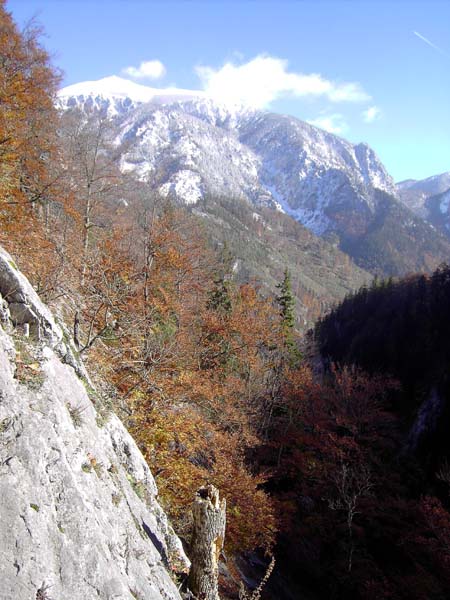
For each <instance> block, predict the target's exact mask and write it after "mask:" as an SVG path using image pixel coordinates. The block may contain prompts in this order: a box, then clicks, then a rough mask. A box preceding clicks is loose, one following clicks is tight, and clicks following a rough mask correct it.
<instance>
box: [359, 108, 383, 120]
mask: <svg viewBox="0 0 450 600" xmlns="http://www.w3.org/2000/svg"><path fill="white" fill-rule="evenodd" d="M362 116H363V119H364V121H365V122H366V123H373V122H374V121H377V120H378V119H379V118H380V117H381V110H380V109H379V108H378V106H369V108H368V109H367V110H364V111H363V113H362Z"/></svg>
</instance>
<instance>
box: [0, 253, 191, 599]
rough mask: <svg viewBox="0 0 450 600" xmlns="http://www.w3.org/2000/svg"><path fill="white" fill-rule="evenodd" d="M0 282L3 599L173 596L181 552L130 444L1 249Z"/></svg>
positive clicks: (149, 476) (0, 559) (0, 594)
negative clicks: (27, 328) (72, 362)
mask: <svg viewBox="0 0 450 600" xmlns="http://www.w3.org/2000/svg"><path fill="white" fill-rule="evenodd" d="M11 282H13V283H11ZM10 284H11V285H10ZM8 286H10V287H8ZM0 292H1V294H2V296H3V299H0V517H1V518H0V565H1V577H0V598H1V599H2V600H13V599H14V600H22V599H23V600H25V599H26V600H35V599H36V600H37V599H39V600H43V599H47V600H89V599H91V598H92V599H93V598H100V599H104V600H112V599H117V600H119V599H123V600H125V599H126V600H133V599H135V598H139V599H142V600H144V599H145V600H162V599H164V600H179V599H180V595H179V593H178V590H177V587H176V585H175V583H174V582H173V580H172V578H171V576H170V575H169V571H170V570H177V571H186V570H187V568H188V560H187V558H186V556H185V554H184V552H183V549H182V546H181V542H180V540H179V539H178V538H177V537H176V536H175V534H174V533H173V530H172V529H171V527H170V524H169V523H168V521H167V518H166V515H165V513H164V512H163V510H162V509H161V507H160V506H159V504H158V502H157V489H156V485H155V482H154V479H153V477H152V474H151V472H150V470H149V468H148V466H147V465H146V463H145V461H144V458H143V457H142V455H141V453H140V451H139V450H138V448H137V446H136V444H135V443H134V441H133V439H132V438H131V437H130V435H129V434H128V432H127V431H126V429H125V428H124V426H123V425H122V423H121V422H120V421H119V419H118V418H117V417H116V416H115V415H114V414H105V412H104V411H97V410H96V408H95V406H94V403H93V402H92V401H91V398H92V399H93V400H94V401H95V392H94V391H93V390H92V389H91V387H90V385H89V383H88V382H87V380H85V379H84V378H80V377H79V376H78V375H77V374H76V372H75V370H74V368H73V367H72V366H70V365H69V364H67V363H64V362H63V361H62V360H61V355H63V356H64V352H61V348H60V345H61V336H62V333H61V329H60V328H59V327H58V325H56V323H55V322H54V320H53V317H52V316H51V313H50V312H49V310H48V309H47V307H45V306H44V305H43V304H42V303H41V302H40V301H39V298H38V297H37V296H36V294H35V293H34V291H33V288H32V287H31V285H30V284H29V283H28V281H27V280H26V279H25V278H24V277H23V275H21V274H20V272H19V271H17V268H16V267H15V265H14V263H13V262H12V261H11V258H10V257H9V255H7V254H6V253H4V252H3V251H1V252H0ZM15 303H19V304H21V305H22V306H23V307H25V309H26V310H25V309H24V310H23V311H21V312H20V315H21V316H20V318H18V317H15V316H14V314H18V313H17V312H16V313H14V311H15V310H16V309H15V307H14V306H12V305H14V304H15ZM11 308H12V309H13V310H11ZM28 308H29V310H28ZM10 317H11V318H10ZM27 320H28V322H29V324H30V325H33V326H34V336H33V335H32V336H31V337H30V338H27V337H24V335H23V329H21V327H19V325H22V326H23V325H26V322H27ZM19 321H20V323H19ZM30 329H31V327H30ZM32 333H33V332H32ZM96 404H98V401H97V402H96Z"/></svg>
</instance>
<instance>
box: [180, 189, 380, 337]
mask: <svg viewBox="0 0 450 600" xmlns="http://www.w3.org/2000/svg"><path fill="white" fill-rule="evenodd" d="M191 210H192V212H193V213H194V214H196V215H198V216H200V217H202V219H203V223H204V226H205V229H206V231H207V233H208V236H209V238H210V239H211V241H212V243H213V244H215V245H217V246H218V247H222V246H223V245H224V244H227V246H228V247H229V248H230V250H231V252H232V254H233V255H234V257H235V264H234V272H235V277H236V278H237V280H238V281H239V280H240V281H248V280H253V281H256V282H259V283H260V284H261V285H262V286H263V288H265V289H267V290H270V291H271V292H272V293H273V292H274V291H275V290H276V285H277V284H278V283H279V282H280V281H281V280H282V277H283V271H284V269H285V268H288V269H289V270H290V272H291V275H292V288H293V292H294V294H295V296H296V298H297V315H298V318H299V326H300V327H301V328H308V327H311V326H312V324H313V322H314V321H315V320H316V319H317V318H318V317H319V316H320V315H321V314H323V313H324V312H325V311H326V310H327V309H329V308H330V307H331V306H333V305H334V304H336V302H339V301H341V300H342V299H343V298H344V297H345V296H346V295H348V294H349V293H350V292H352V291H354V290H356V289H358V288H360V287H361V286H362V285H364V284H368V283H369V282H370V281H371V279H372V276H371V275H370V274H369V273H368V272H366V271H364V270H362V269H360V268H359V267H357V266H356V265H355V264H354V262H353V261H352V260H351V259H350V257H349V256H347V255H346V254H344V253H343V252H341V251H340V250H339V249H338V248H336V247H335V246H334V245H332V244H331V243H329V242H327V241H325V240H322V239H320V238H318V237H317V236H315V235H314V234H313V233H311V232H310V231H308V229H306V228H305V227H304V226H303V225H301V224H300V223H298V222H296V221H294V220H293V219H291V218H290V217H289V216H288V215H284V214H283V213H280V212H279V211H276V210H274V209H271V208H264V207H263V208H260V209H258V210H257V211H256V210H255V209H254V208H253V207H252V206H251V205H250V204H249V203H248V202H246V201H245V200H236V199H234V200H233V199H231V200H230V199H227V198H217V197H216V198H213V197H208V198H205V199H202V200H201V201H199V203H198V204H197V205H196V206H195V207H192V208H191Z"/></svg>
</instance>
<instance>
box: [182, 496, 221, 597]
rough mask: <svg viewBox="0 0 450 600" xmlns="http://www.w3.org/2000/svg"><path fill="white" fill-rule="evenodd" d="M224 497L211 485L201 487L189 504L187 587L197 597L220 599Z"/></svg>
mask: <svg viewBox="0 0 450 600" xmlns="http://www.w3.org/2000/svg"><path fill="white" fill-rule="evenodd" d="M225 508H226V501H225V499H222V501H220V500H219V491H218V490H217V489H216V488H215V487H214V486H212V485H207V486H205V487H201V488H200V489H199V490H198V492H197V494H196V496H195V500H194V505H193V508H192V512H193V517H194V529H193V533H192V543H191V556H190V559H191V570H190V573H189V584H188V585H189V589H190V590H191V592H192V593H193V594H194V596H195V597H196V598H197V599H198V600H220V598H219V591H218V579H219V556H220V552H221V551H222V548H223V541H224V538H225V522H226V516H225Z"/></svg>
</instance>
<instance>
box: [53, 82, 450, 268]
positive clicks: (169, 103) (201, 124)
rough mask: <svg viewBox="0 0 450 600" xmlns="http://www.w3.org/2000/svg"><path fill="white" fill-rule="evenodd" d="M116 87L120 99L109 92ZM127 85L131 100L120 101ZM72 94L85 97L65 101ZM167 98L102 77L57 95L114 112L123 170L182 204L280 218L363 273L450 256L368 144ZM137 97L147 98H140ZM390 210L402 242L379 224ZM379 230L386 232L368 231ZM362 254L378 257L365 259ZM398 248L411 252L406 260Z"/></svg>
mask: <svg viewBox="0 0 450 600" xmlns="http://www.w3.org/2000/svg"><path fill="white" fill-rule="evenodd" d="M123 82H125V83H124V84H123ZM122 85H124V88H123V93H121V95H116V96H115V95H114V94H116V92H115V91H114V90H115V89H117V86H118V87H119V88H120V86H122ZM92 86H93V87H92ZM134 86H137V88H135V87H134ZM130 87H131V89H132V92H131V93H132V94H133V93H134V92H135V90H137V91H136V94H135V96H134V97H133V98H130V97H128V98H125V96H126V93H127V90H129V89H130ZM113 88H114V89H113ZM141 88H143V89H144V90H147V91H146V92H145V94H147V96H145V94H144V92H142V89H141ZM74 89H75V91H78V92H80V90H81V92H82V93H81V94H78V95H75V96H74V95H72V96H70V93H71V92H73V91H74ZM90 90H91V91H90ZM99 90H100V91H101V90H103V92H101V93H99ZM105 90H106V91H107V92H108V93H106V91H105ZM111 90H112V91H113V93H112V95H111ZM165 92H167V90H157V91H155V89H153V88H145V86H139V85H137V84H133V83H132V82H129V81H127V80H121V79H120V78H109V79H108V78H107V79H106V80H100V81H99V82H86V83H84V84H78V87H77V86H75V87H73V86H72V87H69V88H65V89H63V90H61V91H60V93H59V103H60V104H59V106H60V108H62V109H68V108H79V109H81V110H82V111H84V112H85V113H86V112H87V113H89V112H92V111H93V110H97V111H101V112H103V114H108V115H110V116H112V121H113V127H114V130H115V134H114V135H115V140H116V141H115V144H116V146H117V148H118V149H120V151H119V154H120V168H121V170H122V172H129V173H132V174H133V176H135V177H137V178H138V179H140V180H141V181H142V182H145V184H146V185H148V186H149V187H150V189H152V190H154V191H156V192H157V193H158V194H160V195H162V196H164V197H167V198H171V199H173V200H175V201H177V202H179V203H181V204H186V205H189V206H195V205H197V204H198V203H199V202H200V201H201V199H203V198H206V197H213V196H215V197H228V198H235V199H236V200H242V201H245V202H248V203H249V204H250V205H252V206H254V207H255V208H256V209H258V208H261V207H267V208H272V209H275V210H278V211H281V212H284V213H286V214H288V215H289V216H290V217H292V218H293V219H295V220H296V221H298V222H300V223H301V224H302V225H304V226H305V227H306V228H308V229H310V230H311V231H312V232H313V233H314V234H316V235H319V236H321V237H325V238H326V237H330V236H331V237H336V236H337V239H338V243H339V244H340V247H341V249H343V250H344V251H345V252H347V253H348V254H350V256H351V257H352V258H353V259H354V260H355V261H356V263H357V264H358V265H359V266H360V267H363V268H365V269H367V268H369V270H372V272H377V273H378V274H382V275H400V274H404V273H405V272H408V271H410V270H422V269H425V270H429V269H432V268H434V267H436V266H437V265H438V264H439V263H440V262H442V261H443V260H445V259H446V258H447V257H448V256H449V255H450V244H448V243H447V241H446V240H445V239H444V238H443V237H442V236H440V234H439V233H438V232H437V231H435V230H434V229H433V228H432V227H431V228H430V227H429V225H428V224H426V223H425V222H423V221H422V220H421V219H419V220H417V219H418V217H416V216H415V215H414V214H413V212H410V211H409V209H408V208H407V207H405V206H404V204H402V203H401V202H400V200H399V198H398V195H397V188H396V186H395V183H394V181H393V179H392V177H391V176H390V175H389V174H388V172H387V170H386V168H385V167H384V165H383V164H382V163H381V161H380V160H379V158H378V157H377V155H376V154H375V152H374V151H373V150H372V149H371V148H370V147H369V146H368V145H367V144H365V143H360V144H351V143H350V142H348V141H346V140H344V139H343V138H340V137H338V136H336V135H334V134H332V133H328V132H326V131H324V130H322V129H320V128H317V127H315V126H313V125H311V124H309V123H306V122H303V121H301V120H299V119H296V118H295V117H291V116H288V115H278V114H276V113H271V112H267V111H257V110H253V109H251V108H249V107H243V106H241V105H227V104H224V103H220V102H217V101H216V100H214V99H213V98H211V97H208V96H206V94H204V93H202V92H198V93H197V92H191V91H189V94H191V95H190V96H189V97H186V95H183V93H184V92H186V90H178V92H179V93H178V92H177V93H178V96H176V97H175V96H173V95H172V96H170V95H168V94H166V93H165ZM138 96H139V98H138ZM144 96H145V98H150V100H149V101H148V102H143V101H142V98H144ZM136 98H138V99H136ZM383 194H387V195H389V197H390V200H389V202H386V200H385V198H384V196H383ZM394 213H395V215H396V217H397V218H400V221H399V222H398V223H397V227H398V228H399V230H400V232H401V235H399V236H397V232H396V231H395V228H392V227H390V226H389V227H387V228H386V227H384V224H385V222H386V219H387V220H388V221H392V217H391V216H390V215H392V214H394ZM410 222H413V223H414V227H416V228H417V231H418V238H419V239H420V240H421V241H420V244H419V247H420V250H418V249H417V248H416V245H417V244H416V239H415V235H414V232H412V230H411V227H410V226H409V223H410ZM376 226H378V227H379V228H381V229H382V230H383V231H382V232H381V233H379V232H378V233H377V232H375V235H374V227H376ZM414 227H413V228H414ZM383 228H384V229H383ZM411 232H412V233H411ZM386 236H388V237H386ZM397 237H399V238H400V239H401V243H399V242H398V241H397V239H396V238H397ZM426 238H429V241H430V247H432V248H433V251H432V252H431V257H430V253H429V252H427V250H426V245H427V244H426V242H425V243H423V239H425V240H426ZM400 246H401V247H400ZM369 251H370V252H372V253H375V254H376V253H379V254H380V255H382V256H383V258H382V259H381V260H372V259H371V257H368V256H367V254H368V252H369ZM405 252H406V253H409V254H410V255H411V256H410V257H408V259H407V260H406V259H405V258H404V257H403V258H402V255H403V254H404V253H405ZM374 265H375V266H374ZM380 265H384V268H382V269H381V273H380V268H381V267H380Z"/></svg>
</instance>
